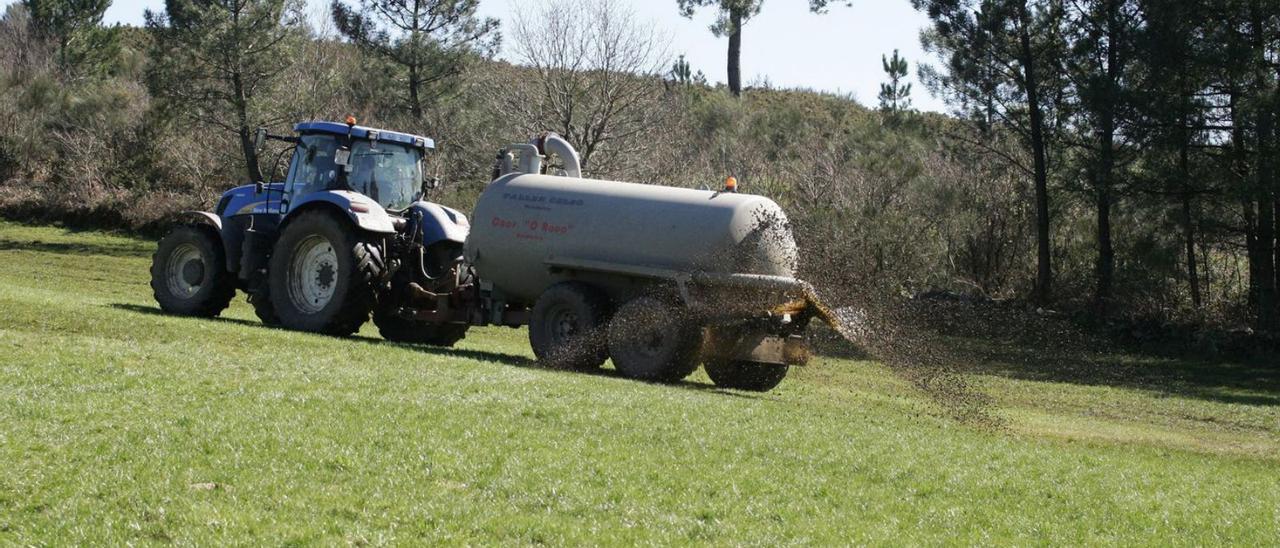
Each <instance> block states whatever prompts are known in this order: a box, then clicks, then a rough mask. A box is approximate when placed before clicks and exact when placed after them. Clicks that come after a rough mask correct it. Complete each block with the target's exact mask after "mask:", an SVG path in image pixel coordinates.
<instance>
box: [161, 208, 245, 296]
mask: <svg viewBox="0 0 1280 548" xmlns="http://www.w3.org/2000/svg"><path fill="white" fill-rule="evenodd" d="M151 291H152V294H153V295H154V296H155V299H156V302H157V303H159V305H160V309H161V310H164V311H165V312H168V313H170V314H180V315H183V316H199V317H204V318H212V317H215V316H217V315H218V314H221V313H222V311H223V310H226V309H227V306H229V305H230V304H231V299H232V298H234V297H235V295H236V286H235V278H233V277H232V275H231V273H230V272H227V256H226V252H225V251H224V250H223V249H222V240H221V239H220V238H219V237H218V233H217V232H215V231H214V229H213V228H212V227H207V226H202V225H180V226H177V227H174V229H173V230H171V231H170V232H169V234H167V235H166V236H165V237H164V238H163V239H161V240H160V244H159V245H158V246H156V252H155V254H154V255H152V256H151Z"/></svg>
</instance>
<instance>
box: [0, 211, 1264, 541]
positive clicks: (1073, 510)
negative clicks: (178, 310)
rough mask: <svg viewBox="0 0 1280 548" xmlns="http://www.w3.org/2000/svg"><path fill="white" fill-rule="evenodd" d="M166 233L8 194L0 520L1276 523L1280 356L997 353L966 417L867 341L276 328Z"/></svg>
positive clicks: (757, 535) (778, 532) (701, 525)
mask: <svg viewBox="0 0 1280 548" xmlns="http://www.w3.org/2000/svg"><path fill="white" fill-rule="evenodd" d="M152 247H153V244H152V243H151V242H148V241H142V240H136V239H130V238H124V237H116V236H111V235H107V234H102V233H91V232H69V231H65V230H62V229H56V228H41V227H26V226H19V225H13V224H0V463H2V464H0V544H6V545H7V544H21V545H27V544H49V545H66V544H82V543H86V542H90V541H92V542H93V543H96V544H124V543H143V544H146V543H168V542H178V543H192V542H200V543H210V544H212V543H218V544H221V543H233V542H234V543H244V544H281V543H311V542H320V543H324V544H338V543H357V544H365V543H371V544H388V543H401V544H406V543H420V542H423V541H426V540H430V541H434V542H449V543H486V544H509V543H522V544H532V543H554V544H562V543H586V542H591V543H664V544H665V543H684V542H690V541H692V542H698V543H712V544H760V545H775V544H791V543H819V544H828V543H845V542H875V543H893V544H918V543H946V544H952V543H958V544H977V543H991V542H999V543H1017V544H1029V543H1037V544H1040V543H1043V544H1062V543H1070V544H1084V543H1089V544H1093V543H1108V544H1133V543H1143V544H1178V545H1202V544H1210V543H1213V544H1217V543H1236V544H1253V545H1257V544H1268V543H1273V542H1274V541H1275V539H1276V538H1280V392H1277V390H1276V388H1275V387H1274V386H1272V385H1271V384H1269V383H1271V381H1270V380H1268V379H1267V378H1260V379H1259V380H1258V382H1257V383H1256V384H1255V385H1254V386H1250V385H1249V384H1248V383H1243V384H1241V383H1232V384H1231V385H1230V386H1225V384H1226V383H1224V386H1201V388H1202V389H1201V390H1197V391H1190V390H1174V391H1169V390H1160V389H1153V388H1150V387H1143V386H1132V385H1107V384H1105V383H1093V384H1089V383H1073V382H1069V381H1067V380H1063V379H1055V378H1039V379H1038V378H1035V377H1034V376H1028V375H1010V374H1004V373H1002V369H1001V368H1000V367H991V368H985V369H982V370H980V371H973V372H969V373H966V375H967V376H968V381H969V382H970V384H971V385H972V386H973V387H975V389H977V390H980V391H982V392H983V393H984V394H986V395H987V400H988V403H987V404H986V405H987V406H988V407H989V409H988V412H989V413H991V414H994V415H996V416H998V417H1000V419H1001V421H1000V424H999V425H998V426H985V427H984V426H972V425H968V424H965V423H959V422H956V421H955V420H953V419H951V418H949V417H950V414H948V413H947V412H946V409H943V408H942V404H940V403H939V402H938V401H936V400H934V399H931V398H930V397H929V396H928V395H927V394H926V393H924V392H921V391H919V390H918V389H917V388H916V387H915V385H913V384H912V383H911V382H909V381H908V380H907V379H906V378H904V376H903V375H901V374H899V373H896V372H895V371H894V370H893V369H890V368H887V367H885V366H883V365H880V364H878V363H873V362H866V361H849V360H839V359H832V358H819V359H816V360H815V361H814V363H813V364H811V366H809V367H807V368H804V369H801V370H799V371H798V372H796V373H794V374H793V375H792V376H791V377H790V378H788V380H787V381H786V382H784V383H783V385H782V386H781V387H780V388H779V389H778V390H776V391H774V392H771V393H768V394H763V395H760V394H748V393H739V392H730V391H721V390H717V389H715V388H714V387H712V386H711V385H710V383H709V382H708V381H707V379H706V378H705V377H704V376H702V373H701V372H699V373H698V374H696V375H695V376H694V377H692V378H691V379H689V381H688V382H686V383H685V384H683V385H679V386H660V385H648V384H643V383H638V382H633V381H628V380H624V379H621V378H617V377H615V376H613V375H611V374H610V373H611V371H605V372H604V373H602V374H600V375H584V374H575V373H566V372H556V371H547V370H542V369H539V368H537V367H535V365H534V364H533V362H532V360H531V354H530V351H529V349H528V346H527V343H526V340H525V333H524V332H523V331H517V330H508V329H478V330H474V331H472V333H471V334H470V335H469V336H468V337H467V339H466V340H465V341H464V342H463V343H462V344H461V345H460V346H459V348H457V349H453V350H441V349H433V348H427V347H415V346H408V345H398V344H391V343H387V342H384V341H381V340H379V339H377V338H376V334H375V333H373V332H372V330H370V329H366V330H365V331H364V332H362V333H361V334H360V336H358V337H356V338H352V339H335V338H327V337H320V336H314V335H306V334H299V333H292V332H287V331H281V330H274V329H267V328H264V327H262V326H261V325H259V324H257V323H256V322H255V321H253V320H252V318H253V316H252V313H251V311H250V310H249V308H248V306H247V305H246V304H245V303H244V302H243V300H242V299H241V300H238V301H237V302H236V304H235V305H233V307H232V308H231V309H230V310H229V311H228V313H227V314H226V315H225V317H224V318H222V319H219V320H196V319H187V318H177V317H170V316H166V315H162V314H160V313H159V312H158V310H157V309H156V308H155V306H154V303H153V302H152V301H151V299H150V293H149V291H150V290H149V288H148V287H147V265H148V261H149V258H150V254H151V250H152ZM957 344H977V343H974V342H972V341H969V342H965V341H957ZM1032 351H1033V350H1032ZM1118 359H1123V360H1126V363H1131V364H1133V366H1135V367H1144V368H1152V369H1154V370H1160V369H1179V370H1180V368H1185V367H1190V366H1191V365H1188V364H1183V363H1179V362H1172V361H1167V360H1156V359H1150V358H1139V357H1120V358H1118ZM1199 382H1200V383H1201V384H1202V385H1203V384H1204V381H1203V380H1201V381H1199ZM1210 384H1212V383H1210Z"/></svg>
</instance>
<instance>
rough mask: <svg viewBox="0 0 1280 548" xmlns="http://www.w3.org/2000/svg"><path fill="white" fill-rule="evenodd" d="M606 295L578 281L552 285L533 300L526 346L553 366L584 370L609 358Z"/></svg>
mask: <svg viewBox="0 0 1280 548" xmlns="http://www.w3.org/2000/svg"><path fill="white" fill-rule="evenodd" d="M608 323H609V298H608V297H607V296H606V295H605V294H604V293H602V292H601V291H600V290H598V289H596V288H594V287H591V286H590V285H587V284H584V283H580V282H561V283H558V284H555V285H553V286H551V287H549V288H547V290H546V291H544V292H542V295H541V296H540V297H538V301H537V302H536V303H534V305H533V310H532V312H531V314H530V316H529V346H532V347H533V353H534V355H536V356H537V357H538V361H540V362H542V363H543V364H545V365H547V366H549V367H554V368H557V369H574V370H580V371H588V370H592V369H597V368H599V367H600V366H601V365H604V361H605V360H606V359H608V358H609V349H608V345H607V343H606V329H607V325H608Z"/></svg>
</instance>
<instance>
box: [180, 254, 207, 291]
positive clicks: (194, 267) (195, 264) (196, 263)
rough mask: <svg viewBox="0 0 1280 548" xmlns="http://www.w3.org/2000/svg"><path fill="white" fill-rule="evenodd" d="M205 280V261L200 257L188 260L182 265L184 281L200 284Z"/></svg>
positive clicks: (195, 284) (190, 283) (189, 283)
mask: <svg viewBox="0 0 1280 548" xmlns="http://www.w3.org/2000/svg"><path fill="white" fill-rule="evenodd" d="M203 280H204V261H201V260H200V259H196V260H192V261H187V264H185V265H183V266H182V281H184V282H187V284H188V285H193V286H198V285H200V282H201V281H203Z"/></svg>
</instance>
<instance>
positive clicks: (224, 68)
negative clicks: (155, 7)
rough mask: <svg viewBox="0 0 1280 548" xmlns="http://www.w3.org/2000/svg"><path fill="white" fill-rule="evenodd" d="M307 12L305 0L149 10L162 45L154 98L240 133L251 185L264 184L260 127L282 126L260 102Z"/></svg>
mask: <svg viewBox="0 0 1280 548" xmlns="http://www.w3.org/2000/svg"><path fill="white" fill-rule="evenodd" d="M301 8H302V2H300V1H299V0H165V10H164V12H162V13H155V12H152V11H150V10H148V11H147V12H146V21H147V28H148V29H149V30H151V31H152V33H153V35H154V37H155V40H156V41H155V52H154V53H153V54H152V59H153V62H154V63H155V64H154V66H153V67H152V69H151V75H150V84H151V89H152V93H154V94H155V95H157V96H159V97H161V98H163V99H164V100H165V101H166V102H167V103H168V104H169V105H170V106H172V107H174V108H175V109H176V110H179V111H180V112H182V113H184V114H185V115H186V116H188V117H190V118H192V119H193V120H195V121H197V122H199V123H202V124H204V125H208V126H212V127H217V128H222V129H224V130H227V131H230V132H233V133H235V135H236V137H237V139H238V140H239V142H240V149H241V153H242V154H243V155H244V165H245V173H246V175H247V176H248V177H249V180H250V181H261V180H262V171H261V169H260V168H259V165H258V155H257V151H256V150H255V149H254V143H253V134H254V131H255V128H256V127H258V126H260V125H270V124H271V123H273V122H277V121H281V120H279V119H278V118H275V117H272V116H271V114H268V113H267V112H266V111H265V109H263V108H262V107H263V105H262V104H261V103H262V100H263V98H264V96H265V95H266V94H267V92H268V88H269V86H270V85H271V84H272V83H273V82H274V80H275V79H276V78H277V76H279V75H280V73H281V72H282V71H283V70H284V69H285V68H286V67H288V66H289V64H290V52H291V49H292V46H293V44H292V43H291V42H292V39H294V38H296V37H297V34H298V33H297V32H296V31H297V30H298V27H299V25H300V24H301V20H302V15H301ZM272 114H274V115H275V116H276V117H279V116H281V115H283V114H284V113H283V112H279V111H276V112H274V113H272Z"/></svg>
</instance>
